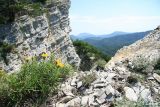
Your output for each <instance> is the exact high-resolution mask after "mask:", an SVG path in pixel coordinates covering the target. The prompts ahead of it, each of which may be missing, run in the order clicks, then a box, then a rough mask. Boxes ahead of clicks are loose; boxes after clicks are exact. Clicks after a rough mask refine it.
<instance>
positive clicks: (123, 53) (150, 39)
mask: <svg viewBox="0 0 160 107" xmlns="http://www.w3.org/2000/svg"><path fill="white" fill-rule="evenodd" d="M159 59H160V29H159V27H157V28H156V29H155V30H153V31H151V32H150V33H149V34H148V35H147V36H146V37H144V38H143V39H141V40H139V41H137V42H135V43H133V44H132V45H130V46H127V47H126V46H124V47H123V48H122V49H120V50H119V51H118V52H117V53H116V54H115V56H114V57H113V58H112V59H111V60H110V61H109V63H108V64H107V65H106V68H107V69H110V70H111V69H112V68H114V70H115V71H122V70H121V69H122V68H123V69H124V71H127V68H126V66H127V67H128V68H135V67H138V66H139V67H146V70H148V71H147V72H150V73H151V72H152V71H153V66H154V65H155V63H156V62H157V61H158V60H159ZM122 66H123V67H122ZM122 72H123V71H122Z"/></svg>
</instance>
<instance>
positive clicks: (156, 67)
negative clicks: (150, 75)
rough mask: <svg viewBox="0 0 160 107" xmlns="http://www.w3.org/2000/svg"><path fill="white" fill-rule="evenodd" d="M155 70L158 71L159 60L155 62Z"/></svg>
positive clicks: (159, 67) (159, 68) (159, 66)
mask: <svg viewBox="0 0 160 107" xmlns="http://www.w3.org/2000/svg"><path fill="white" fill-rule="evenodd" d="M154 69H155V70H160V59H159V60H158V61H157V63H156V65H155V66H154Z"/></svg>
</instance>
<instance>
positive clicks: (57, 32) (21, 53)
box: [0, 0, 80, 72]
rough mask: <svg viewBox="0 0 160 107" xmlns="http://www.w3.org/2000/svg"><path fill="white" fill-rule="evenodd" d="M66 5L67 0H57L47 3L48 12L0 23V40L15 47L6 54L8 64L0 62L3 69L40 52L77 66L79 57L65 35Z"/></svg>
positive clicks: (7, 68) (67, 32)
mask: <svg viewBox="0 0 160 107" xmlns="http://www.w3.org/2000/svg"><path fill="white" fill-rule="evenodd" d="M69 7H70V0H57V2H56V4H55V3H51V4H48V5H47V9H48V12H46V13H43V14H42V15H40V16H36V17H30V16H28V15H24V16H21V17H19V18H16V20H15V21H14V22H13V23H11V24H8V25H3V26H1V27H0V33H1V35H0V41H2V42H6V43H8V44H12V45H14V46H15V49H14V52H11V53H8V54H7V59H8V64H7V65H6V64H5V63H3V61H0V62H1V66H2V67H3V69H4V70H6V71H8V72H11V71H16V70H18V69H19V68H20V67H21V64H22V63H23V62H24V58H25V57H26V56H30V57H32V56H39V55H40V54H41V53H42V52H47V53H48V54H49V55H50V54H51V53H52V52H53V53H54V55H55V58H60V59H62V61H63V63H69V64H72V65H74V66H75V67H78V66H79V63H80V59H79V57H78V55H77V54H76V52H75V49H74V47H73V45H72V41H71V39H70V36H69V33H70V31H71V28H70V26H69V14H68V13H69Z"/></svg>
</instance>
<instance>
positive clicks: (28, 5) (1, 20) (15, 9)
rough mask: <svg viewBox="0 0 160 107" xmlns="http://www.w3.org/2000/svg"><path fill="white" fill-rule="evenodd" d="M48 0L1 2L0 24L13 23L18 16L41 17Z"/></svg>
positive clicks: (1, 0) (2, 0) (5, 0)
mask: <svg viewBox="0 0 160 107" xmlns="http://www.w3.org/2000/svg"><path fill="white" fill-rule="evenodd" d="M46 1H47V0H0V24H6V23H8V22H13V21H14V19H15V17H16V15H17V14H18V15H17V16H19V15H24V14H28V15H39V14H40V13H42V12H43V9H42V5H43V4H44V3H45V2H46Z"/></svg>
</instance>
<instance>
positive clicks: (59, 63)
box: [55, 59, 64, 68]
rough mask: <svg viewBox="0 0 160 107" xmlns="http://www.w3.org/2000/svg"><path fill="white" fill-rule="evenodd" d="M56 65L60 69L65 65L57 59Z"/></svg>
mask: <svg viewBox="0 0 160 107" xmlns="http://www.w3.org/2000/svg"><path fill="white" fill-rule="evenodd" d="M55 63H56V65H57V66H58V67H61V68H63V67H64V64H63V63H62V62H61V60H60V59H57V60H56V61H55Z"/></svg>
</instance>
